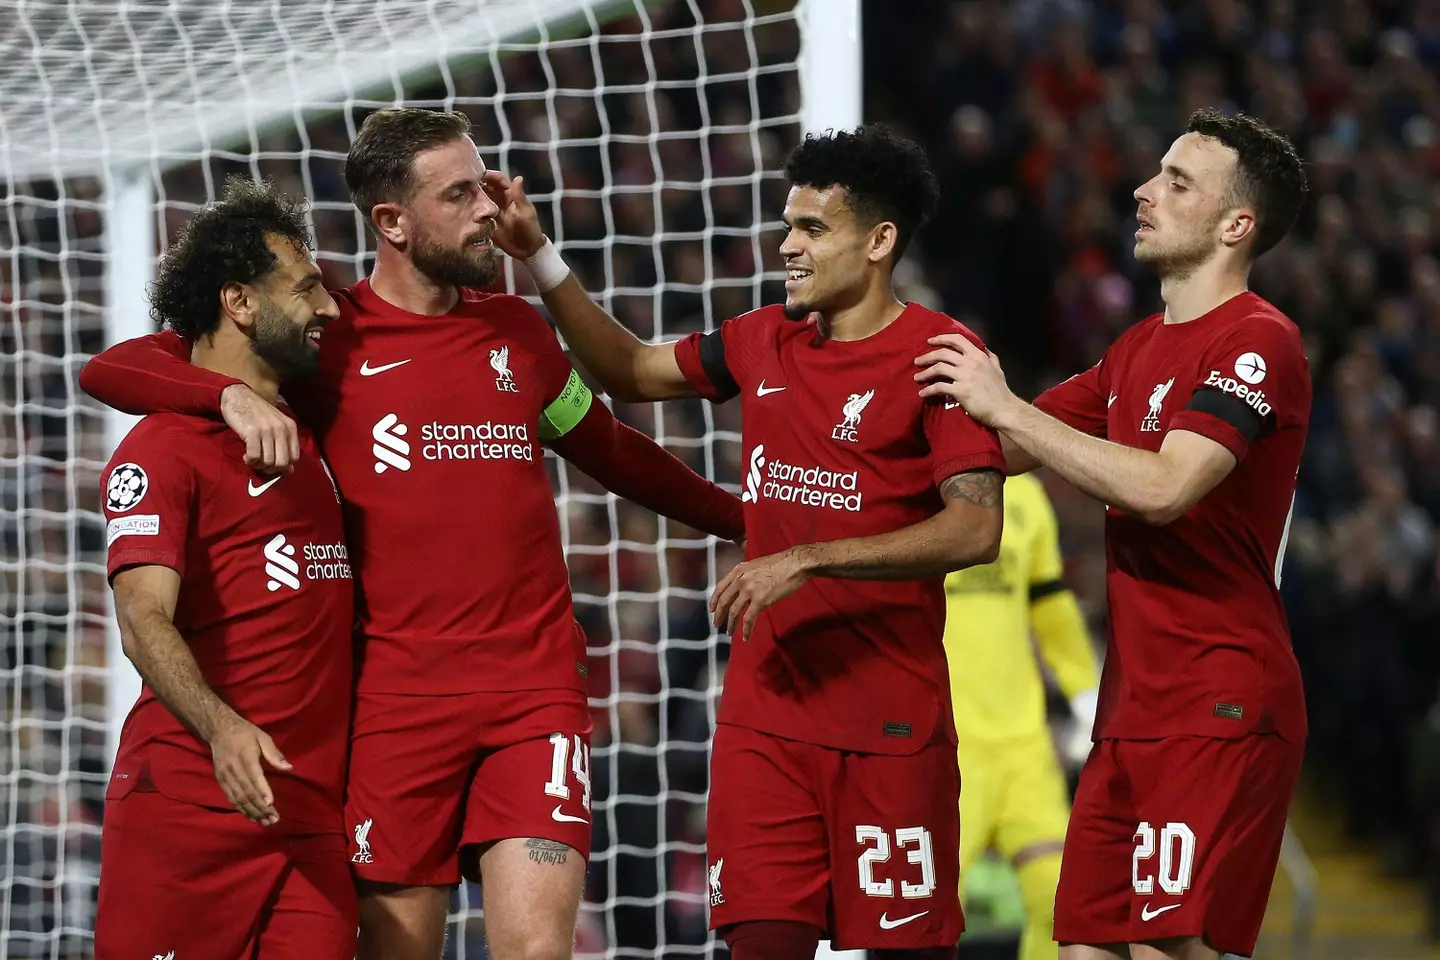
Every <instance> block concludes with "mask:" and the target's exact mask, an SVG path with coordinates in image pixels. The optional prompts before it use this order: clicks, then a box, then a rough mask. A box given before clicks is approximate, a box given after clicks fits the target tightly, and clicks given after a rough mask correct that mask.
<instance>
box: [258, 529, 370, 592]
mask: <svg viewBox="0 0 1440 960" xmlns="http://www.w3.org/2000/svg"><path fill="white" fill-rule="evenodd" d="M300 556H301V558H302V559H304V561H305V573H304V576H303V579H306V580H349V579H350V578H351V573H350V551H349V550H348V549H346V547H345V544H344V542H343V541H342V542H339V543H307V544H305V548H304V550H302V551H301V553H300ZM265 576H266V577H267V578H268V579H267V580H266V582H265V588H266V589H267V590H269V591H270V592H271V593H274V592H275V591H276V590H279V589H280V588H281V587H289V588H290V589H291V590H299V589H300V580H301V579H302V576H301V573H300V561H299V560H297V559H295V545H294V544H293V543H290V542H289V541H288V540H286V539H285V534H283V533H277V534H275V536H273V537H271V538H270V540H269V542H267V543H266V544H265Z"/></svg>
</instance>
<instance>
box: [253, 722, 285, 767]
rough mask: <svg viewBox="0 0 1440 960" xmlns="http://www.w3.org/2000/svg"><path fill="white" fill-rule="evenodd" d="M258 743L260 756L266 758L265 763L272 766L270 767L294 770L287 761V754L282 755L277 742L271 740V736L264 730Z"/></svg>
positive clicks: (258, 738)
mask: <svg viewBox="0 0 1440 960" xmlns="http://www.w3.org/2000/svg"><path fill="white" fill-rule="evenodd" d="M256 741H257V742H258V743H259V744H260V756H262V757H264V758H265V762H266V763H268V764H270V766H272V767H274V768H275V769H277V770H293V769H294V767H293V766H292V765H291V763H290V761H289V760H286V759H285V754H283V753H281V752H280V748H279V747H277V746H275V741H274V740H271V739H270V734H268V733H266V732H265V731H263V730H262V731H260V734H259V736H257V737H256Z"/></svg>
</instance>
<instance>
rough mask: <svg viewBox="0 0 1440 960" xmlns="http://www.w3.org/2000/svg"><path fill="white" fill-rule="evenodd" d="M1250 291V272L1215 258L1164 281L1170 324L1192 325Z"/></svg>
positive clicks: (1166, 311)
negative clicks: (1232, 299)
mask: <svg viewBox="0 0 1440 960" xmlns="http://www.w3.org/2000/svg"><path fill="white" fill-rule="evenodd" d="M1248 289H1250V271H1249V269H1248V268H1241V267H1237V266H1235V265H1234V264H1232V263H1229V262H1225V261H1222V260H1221V259H1220V258H1218V257H1217V258H1215V259H1212V260H1210V261H1209V262H1207V263H1202V264H1200V265H1199V266H1198V267H1196V268H1195V269H1193V270H1191V271H1189V272H1187V273H1183V274H1172V275H1170V276H1166V277H1162V278H1161V279H1160V299H1161V300H1164V301H1165V322H1166V323H1189V322H1190V321H1191V320H1196V319H1199V318H1200V317H1203V316H1205V314H1207V313H1209V312H1210V311H1211V310H1214V309H1215V308H1216V307H1218V306H1220V304H1222V303H1224V302H1225V301H1227V300H1230V299H1231V298H1233V297H1238V296H1239V295H1240V294H1242V293H1244V292H1245V291H1246V290H1248Z"/></svg>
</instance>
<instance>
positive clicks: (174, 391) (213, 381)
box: [80, 330, 243, 416]
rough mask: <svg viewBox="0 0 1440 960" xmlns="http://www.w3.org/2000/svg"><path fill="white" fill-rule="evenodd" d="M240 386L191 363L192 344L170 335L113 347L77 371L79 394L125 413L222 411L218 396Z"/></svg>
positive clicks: (138, 339) (127, 341)
mask: <svg viewBox="0 0 1440 960" xmlns="http://www.w3.org/2000/svg"><path fill="white" fill-rule="evenodd" d="M235 383H243V381H241V380H236V379H234V378H233V377H227V376H225V375H223V374H219V373H214V372H212V371H210V370H205V369H203V368H201V367H197V366H195V365H194V364H192V363H191V362H190V344H189V342H188V341H186V340H185V339H184V338H183V337H181V336H179V335H178V334H176V333H173V332H171V331H169V330H163V331H161V332H160V333H152V334H149V335H148V336H144V337H136V338H135V339H133V340H126V341H124V342H123V343H117V344H115V345H114V346H113V347H110V348H109V349H107V350H105V351H104V352H103V353H100V354H99V355H97V356H95V357H92V358H91V359H90V361H89V362H88V363H86V364H85V367H84V369H82V370H81V371H80V389H82V390H84V391H85V392H86V393H88V394H90V396H92V397H94V398H95V399H96V400H99V401H100V402H101V403H103V404H105V405H106V406H110V407H114V408H115V409H116V410H120V411H123V412H125V413H133V414H147V413H187V414H191V415H192V416H208V415H212V414H214V413H217V412H218V411H219V410H220V393H221V392H222V391H223V390H224V389H225V388H226V387H228V386H230V385H231V384H235Z"/></svg>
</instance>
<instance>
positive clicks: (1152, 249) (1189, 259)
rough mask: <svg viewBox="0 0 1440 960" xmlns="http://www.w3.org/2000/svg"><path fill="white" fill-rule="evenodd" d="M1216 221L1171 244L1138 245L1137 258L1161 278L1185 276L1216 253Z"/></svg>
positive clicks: (1136, 248)
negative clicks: (1214, 230)
mask: <svg viewBox="0 0 1440 960" xmlns="http://www.w3.org/2000/svg"><path fill="white" fill-rule="evenodd" d="M1214 226H1215V225H1214V224H1210V225H1207V226H1203V227H1199V228H1197V229H1195V230H1193V231H1191V232H1189V233H1187V234H1186V235H1185V236H1181V237H1176V238H1174V239H1172V240H1170V241H1169V242H1168V243H1155V242H1154V241H1151V242H1150V243H1149V244H1140V243H1136V244H1135V259H1136V260H1137V261H1138V262H1140V263H1143V264H1145V265H1146V266H1147V267H1149V268H1150V269H1151V270H1154V271H1155V275H1156V276H1158V277H1160V278H1161V279H1165V278H1178V277H1185V276H1188V275H1189V274H1190V273H1192V272H1193V271H1194V270H1195V268H1196V267H1198V266H1200V265H1201V264H1203V263H1204V262H1205V261H1207V260H1209V259H1210V258H1211V257H1212V256H1214V255H1215V243H1214V239H1213V237H1214V232H1213V227H1214Z"/></svg>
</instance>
